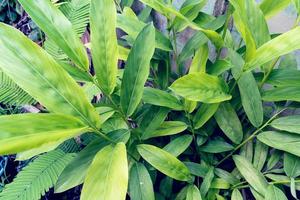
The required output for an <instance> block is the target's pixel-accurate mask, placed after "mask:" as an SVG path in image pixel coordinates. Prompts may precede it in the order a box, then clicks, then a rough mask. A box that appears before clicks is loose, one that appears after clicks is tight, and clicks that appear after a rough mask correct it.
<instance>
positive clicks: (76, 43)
mask: <svg viewBox="0 0 300 200" xmlns="http://www.w3.org/2000/svg"><path fill="white" fill-rule="evenodd" d="M19 2H20V3H21V4H22V7H23V8H24V9H25V11H26V12H27V13H28V14H29V15H30V17H31V18H32V19H33V21H34V22H35V23H36V24H37V25H38V27H39V28H41V29H42V30H43V31H44V32H45V33H46V35H47V36H48V37H49V38H50V39H51V40H53V41H54V42H55V43H56V44H57V45H58V46H59V47H60V48H61V49H62V50H63V51H64V52H65V53H66V54H67V55H68V56H69V57H70V58H71V59H72V61H74V62H75V64H76V65H78V66H79V67H81V68H82V69H84V70H88V69H89V61H88V57H87V53H86V51H85V48H84V46H83V44H82V43H81V41H80V39H79V36H78V35H77V34H76V33H75V31H74V30H73V27H72V24H71V22H70V21H69V20H68V19H67V18H66V17H65V15H64V14H63V13H62V12H61V11H60V10H59V9H58V8H57V7H56V6H55V5H53V3H51V2H50V1H44V0H34V1H26V0H19ZM1 29H2V28H1ZM2 34H4V33H1V35H2ZM10 36H11V35H10Z"/></svg>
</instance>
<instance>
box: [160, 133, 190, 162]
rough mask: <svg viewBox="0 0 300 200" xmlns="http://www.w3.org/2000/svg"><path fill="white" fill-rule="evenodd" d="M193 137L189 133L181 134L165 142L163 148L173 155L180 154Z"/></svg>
mask: <svg viewBox="0 0 300 200" xmlns="http://www.w3.org/2000/svg"><path fill="white" fill-rule="evenodd" d="M192 141H193V137H192V136H191V135H183V136H179V137H178V138H176V139H174V140H172V141H171V142H170V143H169V144H167V145H166V146H165V147H164V148H163V150H165V151H167V152H169V153H170V154H172V155H173V156H175V157H177V156H179V155H180V154H182V153H183V152H184V151H185V150H186V149H187V148H188V147H189V146H190V144H191V143H192Z"/></svg>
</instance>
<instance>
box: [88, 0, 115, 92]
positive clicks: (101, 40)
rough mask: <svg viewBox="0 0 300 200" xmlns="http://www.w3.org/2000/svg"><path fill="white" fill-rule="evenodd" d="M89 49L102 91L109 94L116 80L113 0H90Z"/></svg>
mask: <svg viewBox="0 0 300 200" xmlns="http://www.w3.org/2000/svg"><path fill="white" fill-rule="evenodd" d="M90 18H91V23H90V24H91V25H90V26H91V48H92V49H91V50H92V56H93V64H94V68H95V72H96V76H97V80H98V83H99V85H100V87H101V90H102V92H104V93H105V94H111V93H112V92H113V90H114V87H115V85H116V81H117V73H118V54H117V53H116V49H118V43H117V33H116V21H117V11H116V6H115V2H114V1H113V0H103V1H98V0H92V1H91V17H90Z"/></svg>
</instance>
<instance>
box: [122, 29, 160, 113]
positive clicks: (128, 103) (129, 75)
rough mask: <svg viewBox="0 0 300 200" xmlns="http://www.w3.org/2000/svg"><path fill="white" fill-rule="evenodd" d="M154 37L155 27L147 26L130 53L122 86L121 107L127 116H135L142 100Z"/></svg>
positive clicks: (152, 51)
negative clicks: (134, 113)
mask: <svg viewBox="0 0 300 200" xmlns="http://www.w3.org/2000/svg"><path fill="white" fill-rule="evenodd" d="M154 37H155V32H154V28H153V26H152V25H151V24H150V25H147V26H146V27H145V28H144V29H143V30H142V31H141V32H140V34H139V35H138V37H137V39H136V40H135V42H134V45H133V47H132V49H131V51H130V53H129V56H128V59H127V63H126V66H125V70H124V75H123V81H122V85H121V107H122V110H123V112H124V113H125V114H126V115H127V116H130V115H132V114H133V112H134V111H135V109H136V107H137V106H138V104H139V103H140V101H141V99H142V96H143V90H144V84H145V82H146V80H147V78H148V75H149V70H150V60H151V58H152V55H153V53H154V45H155V41H154ZM145 44H147V45H145Z"/></svg>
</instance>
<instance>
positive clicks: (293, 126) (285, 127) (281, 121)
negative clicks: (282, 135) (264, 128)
mask: <svg viewBox="0 0 300 200" xmlns="http://www.w3.org/2000/svg"><path fill="white" fill-rule="evenodd" d="M270 125H271V126H272V127H273V128H276V129H279V130H282V131H288V132H292V133H298V134H300V115H291V116H287V117H280V118H277V119H275V120H273V121H272V122H271V124H270Z"/></svg>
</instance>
